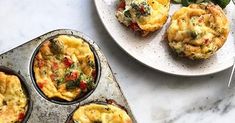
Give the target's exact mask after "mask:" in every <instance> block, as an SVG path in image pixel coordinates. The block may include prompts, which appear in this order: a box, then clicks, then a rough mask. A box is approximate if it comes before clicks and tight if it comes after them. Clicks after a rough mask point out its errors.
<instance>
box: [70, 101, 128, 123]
mask: <svg viewBox="0 0 235 123" xmlns="http://www.w3.org/2000/svg"><path fill="white" fill-rule="evenodd" d="M67 123H132V120H131V118H130V116H129V115H128V114H127V113H126V111H125V110H124V109H122V108H121V107H120V106H118V105H115V104H106V103H100V102H99V103H88V104H85V105H81V106H79V107H78V108H77V109H76V110H75V111H74V112H73V114H72V116H71V117H70V118H69V120H68V121H67Z"/></svg>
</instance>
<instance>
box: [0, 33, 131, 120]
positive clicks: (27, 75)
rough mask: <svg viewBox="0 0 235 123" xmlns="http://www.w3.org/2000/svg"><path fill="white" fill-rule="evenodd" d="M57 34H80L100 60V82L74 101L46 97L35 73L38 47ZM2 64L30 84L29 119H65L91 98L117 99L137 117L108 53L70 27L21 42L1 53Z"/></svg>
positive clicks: (104, 100)
mask: <svg viewBox="0 0 235 123" xmlns="http://www.w3.org/2000/svg"><path fill="white" fill-rule="evenodd" d="M57 35H71V36H74V37H80V38H82V39H84V40H85V41H86V42H88V43H89V44H90V46H91V49H92V48H93V51H95V53H96V55H97V57H98V59H99V60H97V61H98V62H97V63H98V64H100V66H98V67H100V68H99V70H100V76H99V75H98V76H99V77H98V80H99V81H97V86H96V88H95V89H94V90H93V92H91V93H89V94H88V95H87V97H84V98H81V99H78V100H77V101H73V102H72V103H71V102H60V101H58V102H53V101H52V100H49V99H47V98H45V96H43V95H42V92H40V90H38V88H37V87H36V86H35V82H34V79H33V78H34V77H33V75H32V59H33V57H34V55H35V52H36V51H37V49H38V47H39V46H40V45H41V43H42V42H44V41H45V40H47V39H50V38H52V37H55V36H57ZM0 66H5V67H8V68H10V69H12V70H13V71H17V72H18V73H20V75H21V76H23V78H24V79H25V83H26V84H27V86H28V91H29V94H30V102H31V103H32V102H33V105H32V111H31V112H30V113H31V114H30V117H29V118H28V122H29V123H65V122H66V120H67V119H68V117H69V116H70V115H71V113H73V111H74V110H75V109H76V108H77V107H78V106H79V105H84V104H86V103H89V102H94V101H97V102H106V100H109V99H111V100H114V101H115V102H116V103H117V104H119V105H121V106H123V107H124V108H125V109H126V110H127V113H128V115H130V117H131V118H132V120H133V123H136V120H135V118H134V116H133V114H132V112H131V109H130V107H129V105H128V103H127V100H126V98H125V97H124V95H123V93H122V91H121V89H120V87H119V85H118V83H117V81H116V79H115V77H114V76H113V73H112V70H111V69H110V67H109V64H108V62H107V60H106V58H105V56H104V55H103V54H102V52H101V51H100V48H99V47H98V46H97V45H96V44H95V43H94V41H92V40H91V39H89V38H88V37H87V36H85V35H84V34H82V33H80V32H78V31H75V30H69V29H59V30H54V31H51V32H48V33H46V34H44V35H42V36H39V37H37V38H35V39H33V40H31V41H29V42H27V43H25V44H23V45H21V46H18V47H16V48H14V49H12V50H10V51H8V52H5V53H3V54H1V55H0Z"/></svg>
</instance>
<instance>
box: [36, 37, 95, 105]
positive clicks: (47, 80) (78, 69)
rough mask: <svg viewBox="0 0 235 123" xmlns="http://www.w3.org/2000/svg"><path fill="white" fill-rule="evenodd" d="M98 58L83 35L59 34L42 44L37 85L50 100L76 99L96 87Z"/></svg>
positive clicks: (37, 71)
mask: <svg viewBox="0 0 235 123" xmlns="http://www.w3.org/2000/svg"><path fill="white" fill-rule="evenodd" d="M96 63H97V61H96V58H95V55H94V53H93V51H92V50H91V48H90V46H89V44H88V43H87V42H85V41H84V40H83V39H81V38H77V37H73V36H68V35H59V36H57V37H55V38H53V39H49V40H47V41H45V42H43V44H42V45H41V46H40V49H39V51H38V52H37V54H36V56H35V58H34V62H33V72H34V77H35V79H36V84H37V86H38V87H39V88H40V90H41V91H42V92H43V93H44V95H46V96H47V97H48V98H49V99H58V100H62V101H74V100H75V99H79V98H81V97H83V96H85V95H87V94H88V93H90V92H91V91H92V90H94V88H95V86H96V83H97V82H96V81H98V80H97V75H98V74H97V72H98V71H97V69H96V68H97V64H96Z"/></svg>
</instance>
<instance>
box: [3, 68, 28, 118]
mask: <svg viewBox="0 0 235 123" xmlns="http://www.w3.org/2000/svg"><path fill="white" fill-rule="evenodd" d="M1 69H6V68H2V67H1ZM27 110H28V97H27V95H26V94H25V91H24V89H23V87H22V85H21V81H20V79H19V78H18V77H17V76H16V75H10V74H7V73H5V72H4V71H3V72H2V71H0V123H20V122H23V121H25V117H26V113H27Z"/></svg>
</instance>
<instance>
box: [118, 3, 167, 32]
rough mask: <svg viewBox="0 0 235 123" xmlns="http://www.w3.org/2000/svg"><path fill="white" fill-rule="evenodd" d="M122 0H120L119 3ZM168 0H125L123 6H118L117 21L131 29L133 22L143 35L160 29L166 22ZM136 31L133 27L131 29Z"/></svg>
mask: <svg viewBox="0 0 235 123" xmlns="http://www.w3.org/2000/svg"><path fill="white" fill-rule="evenodd" d="M123 1H124V0H120V3H121V2H123ZM169 6H170V0H125V8H120V6H119V8H118V10H117V12H116V17H117V19H118V20H119V22H121V23H123V24H124V25H126V26H128V27H130V28H132V29H133V23H137V25H138V28H139V29H140V30H137V31H141V32H142V34H143V35H144V36H145V35H147V34H148V33H149V32H153V31H156V30H158V29H160V28H161V27H162V26H163V25H164V24H165V22H166V20H167V17H168V11H169ZM133 30H134V31H136V30H135V29H133Z"/></svg>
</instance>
